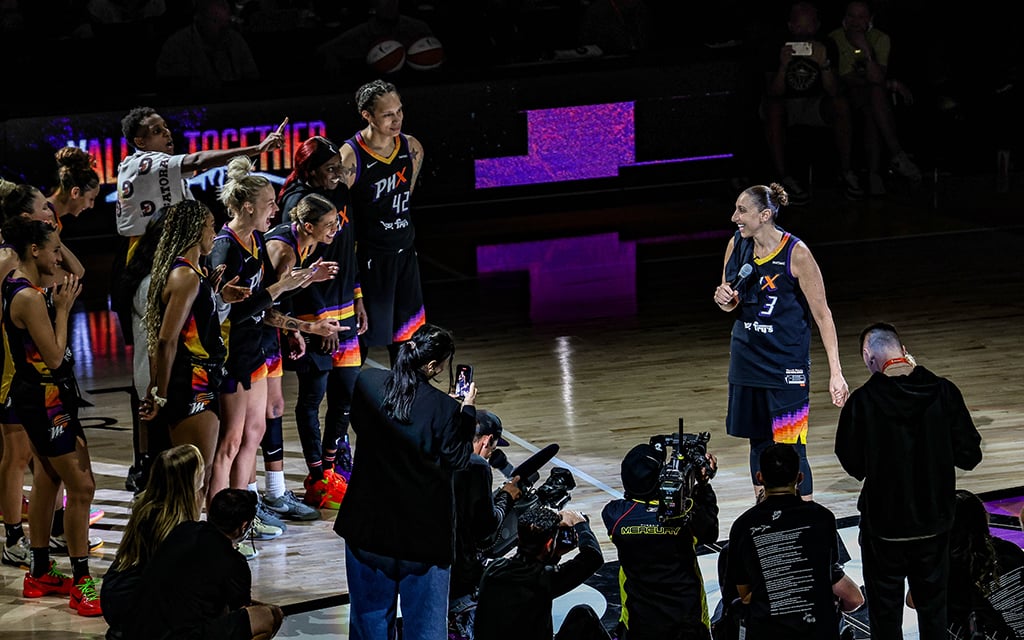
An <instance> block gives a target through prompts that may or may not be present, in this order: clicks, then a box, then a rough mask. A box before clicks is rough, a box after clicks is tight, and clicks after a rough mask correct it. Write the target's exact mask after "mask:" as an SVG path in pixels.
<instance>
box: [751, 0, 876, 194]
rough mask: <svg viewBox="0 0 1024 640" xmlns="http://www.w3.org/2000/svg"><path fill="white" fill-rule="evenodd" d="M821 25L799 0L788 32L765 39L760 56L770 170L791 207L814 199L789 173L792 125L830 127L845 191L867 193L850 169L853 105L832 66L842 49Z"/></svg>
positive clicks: (811, 8) (813, 11) (808, 5)
mask: <svg viewBox="0 0 1024 640" xmlns="http://www.w3.org/2000/svg"><path fill="white" fill-rule="evenodd" d="M820 29H821V22H820V21H819V19H818V9H817V8H816V7H815V6H814V5H813V4H811V3H810V2H796V3H794V4H793V5H792V7H791V8H790V11H789V19H788V21H787V22H786V32H785V33H784V34H782V36H781V37H778V38H773V39H771V40H770V41H769V42H768V43H766V45H765V47H764V52H763V53H762V54H761V59H762V60H763V61H764V62H763V73H764V78H765V84H764V90H763V93H762V99H761V120H762V121H763V122H764V126H765V134H766V140H767V141H768V151H769V153H770V155H771V162H772V168H773V169H774V170H775V174H776V175H777V176H778V179H779V182H781V183H782V185H783V186H785V187H786V192H787V193H788V194H789V201H790V204H792V205H793V206H800V205H805V204H807V203H808V202H810V199H811V196H810V193H809V192H808V191H807V189H806V188H805V187H804V186H803V185H801V184H800V181H799V180H797V179H796V177H795V176H794V175H793V173H792V172H791V167H790V162H789V161H790V160H791V159H792V158H790V157H789V155H791V153H792V148H791V146H790V145H789V144H788V142H789V136H790V133H791V131H792V127H794V126H798V125H803V126H809V127H814V128H828V129H831V130H832V134H833V137H834V139H835V145H836V151H837V153H838V156H839V169H840V181H841V184H842V186H843V188H844V189H845V191H846V195H847V197H849V198H851V199H857V198H861V197H863V196H864V190H863V189H862V188H861V186H860V180H859V179H858V177H857V175H856V173H854V172H853V170H852V168H853V165H852V155H851V148H852V142H851V139H852V134H851V131H852V130H851V128H850V127H851V125H850V123H851V115H850V107H849V105H848V103H847V101H846V97H845V96H844V95H843V93H842V91H841V85H840V83H839V76H837V75H836V71H835V68H833V66H832V65H833V63H834V62H835V61H836V60H837V59H838V53H837V50H836V46H835V43H834V42H833V41H832V40H830V39H828V38H823V37H821V36H820V35H819V32H820Z"/></svg>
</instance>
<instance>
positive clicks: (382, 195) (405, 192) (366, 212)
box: [345, 133, 416, 252]
mask: <svg viewBox="0 0 1024 640" xmlns="http://www.w3.org/2000/svg"><path fill="white" fill-rule="evenodd" d="M345 144H347V145H348V146H350V147H352V149H353V150H354V151H355V153H356V179H355V182H354V184H353V185H352V188H351V190H350V194H351V202H352V212H351V213H352V218H353V221H354V223H355V227H356V242H357V243H358V246H359V250H360V252H362V251H367V250H368V251H370V252H374V251H384V252H398V251H402V250H405V249H409V248H410V247H412V245H413V240H414V238H415V235H416V232H415V229H414V228H413V225H412V216H411V212H410V209H409V196H410V194H411V193H412V172H413V165H412V154H411V153H410V152H409V138H408V137H406V136H405V135H403V134H398V135H397V136H395V148H394V151H392V152H391V155H390V156H388V157H384V156H380V155H377V154H376V153H374V152H373V151H372V150H371V149H370V147H369V145H367V144H366V142H365V141H364V140H363V136H362V134H361V133H356V135H355V136H353V137H351V138H349V139H348V140H346V141H345Z"/></svg>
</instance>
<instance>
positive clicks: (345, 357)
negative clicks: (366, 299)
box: [331, 316, 363, 369]
mask: <svg viewBox="0 0 1024 640" xmlns="http://www.w3.org/2000/svg"><path fill="white" fill-rule="evenodd" d="M350 322H355V316H352V319H350ZM331 357H332V360H333V361H334V368H335V369H337V368H339V367H359V366H362V364H363V359H362V355H361V354H360V352H359V336H357V335H353V336H351V337H349V338H347V339H343V340H341V341H339V342H338V348H337V349H335V350H334V353H333V354H331Z"/></svg>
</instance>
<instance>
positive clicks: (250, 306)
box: [210, 225, 276, 380]
mask: <svg viewBox="0 0 1024 640" xmlns="http://www.w3.org/2000/svg"><path fill="white" fill-rule="evenodd" d="M210 264H211V265H212V266H213V267H218V266H220V265H221V264H224V265H227V266H226V268H225V270H224V274H223V275H222V276H221V282H230V281H231V280H232V279H233V278H234V277H235V276H238V281H237V282H236V283H235V284H237V285H238V286H240V287H247V288H248V289H249V290H250V291H251V292H252V293H251V294H250V295H249V297H248V298H246V299H245V300H242V301H239V302H236V303H234V304H232V305H231V306H230V309H229V311H228V317H227V320H226V321H225V322H224V324H225V327H224V328H223V329H222V331H223V332H224V334H225V335H227V347H228V357H227V370H228V375H229V376H230V377H233V378H238V379H244V380H248V376H249V374H251V373H252V372H253V371H255V370H256V368H257V367H259V365H260V364H262V363H263V361H264V360H265V355H264V353H263V317H264V316H265V315H266V312H267V309H269V308H270V307H272V306H273V300H272V299H271V297H270V294H269V293H267V292H266V288H267V287H268V286H270V285H271V284H273V283H274V282H275V281H276V277H275V274H274V268H273V265H271V264H270V259H269V258H268V257H267V251H266V246H265V244H264V239H263V234H262V233H260V232H259V231H253V233H252V244H251V245H249V246H246V245H245V244H243V242H242V241H241V239H240V238H239V237H238V236H237V235H236V234H235V232H234V231H232V230H231V228H230V227H228V226H227V225H224V227H223V228H222V229H221V231H220V233H218V234H217V237H216V238H215V239H214V241H213V252H212V253H211V254H210Z"/></svg>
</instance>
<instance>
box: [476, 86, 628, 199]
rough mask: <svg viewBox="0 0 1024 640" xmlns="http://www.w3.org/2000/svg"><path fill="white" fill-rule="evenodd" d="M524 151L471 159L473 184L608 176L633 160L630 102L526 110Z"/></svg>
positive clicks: (507, 184) (485, 185)
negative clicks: (515, 153) (523, 153)
mask: <svg viewBox="0 0 1024 640" xmlns="http://www.w3.org/2000/svg"><path fill="white" fill-rule="evenodd" d="M526 131H527V137H528V140H527V149H528V150H529V153H528V154H527V155H525V156H507V157H504V158H485V159H483V160H476V161H475V164H476V188H477V189H488V188H491V187H510V186H516V185H523V184H535V183H538V182H565V181H568V180H585V179H588V178H611V177H615V176H617V175H618V174H619V167H620V166H622V165H626V164H633V163H634V162H635V161H636V152H635V136H634V126H633V103H632V102H613V103H610V104H596V105H589V106H579V107H562V108H558V109H538V110H536V111H527V112H526Z"/></svg>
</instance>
